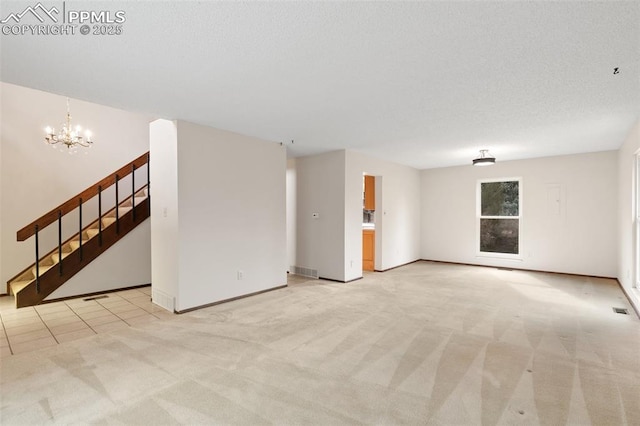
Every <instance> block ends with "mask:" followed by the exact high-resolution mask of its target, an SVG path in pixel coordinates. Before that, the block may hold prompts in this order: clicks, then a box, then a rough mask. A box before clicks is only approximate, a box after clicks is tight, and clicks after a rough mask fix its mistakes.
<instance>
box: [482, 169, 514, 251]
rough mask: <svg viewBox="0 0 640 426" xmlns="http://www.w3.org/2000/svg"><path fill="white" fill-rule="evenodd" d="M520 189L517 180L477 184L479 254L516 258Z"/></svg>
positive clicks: (485, 181)
mask: <svg viewBox="0 0 640 426" xmlns="http://www.w3.org/2000/svg"><path fill="white" fill-rule="evenodd" d="M521 186H522V185H521V181H520V179H519V178H516V179H500V180H490V181H487V180H484V181H479V182H478V207H477V212H478V236H479V238H478V242H479V252H480V254H490V255H498V256H500V257H504V256H505V255H506V257H518V256H519V254H520V218H521V215H522V202H521V189H522V188H521Z"/></svg>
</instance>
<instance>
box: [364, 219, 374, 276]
mask: <svg viewBox="0 0 640 426" xmlns="http://www.w3.org/2000/svg"><path fill="white" fill-rule="evenodd" d="M375 259H376V231H374V230H373V229H363V230H362V270H363V271H373V270H374V265H375Z"/></svg>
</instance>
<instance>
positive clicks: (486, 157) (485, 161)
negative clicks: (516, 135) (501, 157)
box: [473, 149, 496, 166]
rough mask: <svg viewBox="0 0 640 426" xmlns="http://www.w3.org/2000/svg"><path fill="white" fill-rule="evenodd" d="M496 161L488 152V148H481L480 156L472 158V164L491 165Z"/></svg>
mask: <svg viewBox="0 0 640 426" xmlns="http://www.w3.org/2000/svg"><path fill="white" fill-rule="evenodd" d="M495 163H496V158H495V157H494V156H493V155H491V154H489V150H488V149H481V150H480V156H479V157H478V158H474V159H473V165H474V166H493V165H494V164H495Z"/></svg>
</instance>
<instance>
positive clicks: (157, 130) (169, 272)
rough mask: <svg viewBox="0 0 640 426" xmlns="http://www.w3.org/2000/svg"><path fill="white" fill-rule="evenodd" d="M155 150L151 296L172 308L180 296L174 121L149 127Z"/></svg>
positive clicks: (165, 121) (152, 171) (155, 122)
mask: <svg viewBox="0 0 640 426" xmlns="http://www.w3.org/2000/svg"><path fill="white" fill-rule="evenodd" d="M149 138H150V149H151V152H150V154H151V158H152V159H151V162H152V166H151V170H150V172H151V182H152V184H151V194H152V196H151V236H152V244H151V265H152V266H151V282H152V286H151V291H152V293H151V298H152V300H153V301H154V303H156V304H158V305H160V306H162V307H163V308H165V309H167V310H168V311H171V312H173V311H174V309H175V298H176V297H177V295H178V277H179V274H178V263H179V260H178V259H179V255H180V252H179V250H178V242H179V239H178V161H177V158H178V129H177V124H176V122H174V121H169V120H155V121H154V122H152V123H151V124H150V126H149Z"/></svg>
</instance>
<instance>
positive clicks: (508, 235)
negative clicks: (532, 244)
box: [480, 219, 520, 254]
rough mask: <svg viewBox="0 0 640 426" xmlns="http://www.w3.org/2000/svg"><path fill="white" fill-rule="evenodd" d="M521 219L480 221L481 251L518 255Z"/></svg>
mask: <svg viewBox="0 0 640 426" xmlns="http://www.w3.org/2000/svg"><path fill="white" fill-rule="evenodd" d="M519 228H520V220H519V219H480V251H481V252H490V253H508V254H518V233H519Z"/></svg>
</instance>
